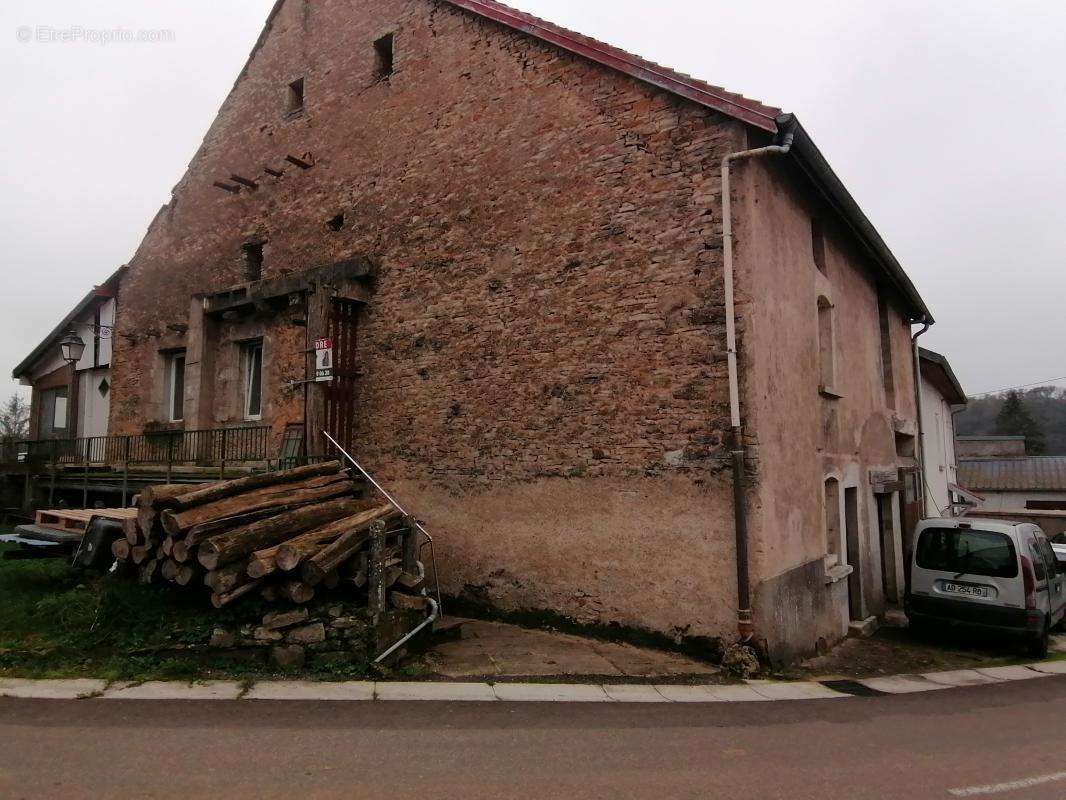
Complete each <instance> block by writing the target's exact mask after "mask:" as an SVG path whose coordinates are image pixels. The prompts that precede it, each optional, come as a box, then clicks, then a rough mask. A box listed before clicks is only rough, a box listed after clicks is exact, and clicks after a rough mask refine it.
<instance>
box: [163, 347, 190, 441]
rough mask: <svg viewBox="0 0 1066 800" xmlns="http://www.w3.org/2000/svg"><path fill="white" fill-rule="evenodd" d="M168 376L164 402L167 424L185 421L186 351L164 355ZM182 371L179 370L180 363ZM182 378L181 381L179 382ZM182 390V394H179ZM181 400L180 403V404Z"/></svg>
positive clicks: (165, 381) (165, 377)
mask: <svg viewBox="0 0 1066 800" xmlns="http://www.w3.org/2000/svg"><path fill="white" fill-rule="evenodd" d="M164 359H165V362H164V363H165V370H166V375H165V376H164V379H163V393H164V397H163V402H164V405H165V410H166V418H167V422H170V423H179V422H184V421H185V351H184V350H174V351H172V352H169V353H165V354H164ZM179 362H180V363H181V370H180V372H179V370H178V363H179ZM179 378H180V380H179ZM179 389H180V392H179ZM179 400H180V403H179Z"/></svg>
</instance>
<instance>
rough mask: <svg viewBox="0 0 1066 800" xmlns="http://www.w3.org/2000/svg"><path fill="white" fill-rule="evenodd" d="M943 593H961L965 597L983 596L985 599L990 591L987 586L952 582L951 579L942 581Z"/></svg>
mask: <svg viewBox="0 0 1066 800" xmlns="http://www.w3.org/2000/svg"><path fill="white" fill-rule="evenodd" d="M944 593H945V594H961V595H965V596H966V597H983V598H985V599H988V598H990V597H991V596H992V592H991V591H990V590H989V588H988V587H987V586H973V585H971V584H968V583H952V582H951V581H944Z"/></svg>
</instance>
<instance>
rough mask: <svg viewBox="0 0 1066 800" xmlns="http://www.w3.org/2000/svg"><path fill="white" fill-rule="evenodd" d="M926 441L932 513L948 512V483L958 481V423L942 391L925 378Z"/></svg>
mask: <svg viewBox="0 0 1066 800" xmlns="http://www.w3.org/2000/svg"><path fill="white" fill-rule="evenodd" d="M922 443H923V445H924V448H923V457H924V459H925V462H924V463H923V465H922V467H923V472H924V477H925V493H926V494H925V501H926V505H927V506H928V508H927V512H928V514H929V516H941V515H946V514H947V513H948V504H949V503H950V497H949V496H948V484H949V483H956V484H957V483H958V482H959V481H958V463H957V461H956V458H955V422H954V419H953V417H952V415H951V405H950V404H949V403H948V402H947V401H946V400H945V399H944V397H943V395H941V394H940V392H939V390H938V389H937V388H936V387H935V386H933V384H932V383H930V382H929V381H928V380H926V379H925V378H924V377H923V378H922Z"/></svg>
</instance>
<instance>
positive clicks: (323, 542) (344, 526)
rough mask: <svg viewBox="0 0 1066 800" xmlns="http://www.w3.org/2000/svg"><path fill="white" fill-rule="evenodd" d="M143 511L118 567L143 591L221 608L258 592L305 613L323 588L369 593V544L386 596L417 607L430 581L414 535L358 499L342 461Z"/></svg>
mask: <svg viewBox="0 0 1066 800" xmlns="http://www.w3.org/2000/svg"><path fill="white" fill-rule="evenodd" d="M136 508H137V515H136V518H131V519H128V520H126V521H125V522H124V524H123V529H124V532H125V538H124V539H119V540H117V541H116V542H115V543H114V545H113V547H112V551H113V553H114V555H115V557H116V558H117V559H118V560H119V561H125V562H130V563H132V564H134V565H136V567H137V569H138V571H139V576H140V580H141V581H142V582H144V583H151V582H153V581H169V582H171V583H174V584H177V585H179V586H188V585H198V584H202V585H205V586H207V587H208V588H209V589H210V591H211V602H212V603H213V604H214V606H215V607H216V608H221V607H222V606H224V605H226V604H227V603H230V602H232V601H233V600H236V599H237V598H239V597H242V596H244V595H247V594H250V593H252V592H257V591H258V592H259V593H260V594H261V595H262V596H263V597H265V598H266V599H268V600H272V599H285V600H289V601H291V602H294V603H306V602H308V601H310V600H311V599H312V598H313V597H314V595H315V592H316V590H317V589H318V588H319V587H325V588H329V589H333V588H336V587H337V586H338V585H340V584H341V582H348V583H350V584H351V585H353V586H355V587H365V586H367V584H368V580H369V575H370V570H371V565H370V563H369V562H368V560H369V557H370V552H371V549H372V548H371V538H372V535H373V536H374V537H376V539H375V542H374V543H375V544H376V545H377V550H378V551H379V552H381V553H383V555H382V556H380V558H381V559H382V561H381V567H380V568H381V569H383V570H384V571H385V578H384V581H387V583H385V586H386V587H387V586H395V587H396V588H397V590H398V591H400V592H401V593H404V592H407V593H410V594H411V596H412V600H414V592H415V590H417V589H418V588H419V587H420V585H421V583H422V580H423V579H424V576H425V570H424V569H423V567H422V565H421V562H419V561H418V553H417V534H416V533H415V531H414V530H413V528H412V526H411V525H410V524H409V523H408V521H407V520H404V519H403V518H402V517H401V516H400V514H399V513H398V512H397V511H396V510H395V508H394V507H393V506H391V505H389V504H388V503H385V502H384V501H383V500H378V499H365V498H361V497H359V496H358V490H357V487H356V485H355V483H354V482H353V481H352V479H351V477H350V476H349V475H348V473H347V472H345V471H343V470H342V469H341V464H340V462H337V461H331V462H328V463H324V464H315V465H311V466H306V467H297V468H295V469H289V470H284V471H281V472H269V473H262V474H256V475H251V476H249V477H246V478H239V479H237V480H230V481H222V482H219V483H213V484H210V485H187V484H174V485H169V484H168V485H162V486H150V487H147V488H146V489H144V490H143V491H142V492H141V493H140V495H139V496H138V498H137V499H136ZM383 548H384V549H383ZM379 583H381V582H379ZM401 602H403V599H402V598H401Z"/></svg>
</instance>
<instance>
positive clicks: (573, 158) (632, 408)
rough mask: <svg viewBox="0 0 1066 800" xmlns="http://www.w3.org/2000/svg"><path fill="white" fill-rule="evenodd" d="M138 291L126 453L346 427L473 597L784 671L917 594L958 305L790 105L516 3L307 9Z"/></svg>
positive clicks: (127, 367)
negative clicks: (247, 430)
mask: <svg viewBox="0 0 1066 800" xmlns="http://www.w3.org/2000/svg"><path fill="white" fill-rule="evenodd" d="M754 148H770V149H769V150H761V151H760V152H759V153H756V154H751V155H744V156H740V157H733V158H730V159H728V160H727V159H726V157H727V156H729V155H730V154H735V153H739V152H742V151H748V150H751V149H754ZM724 180H729V181H731V186H730V188H729V189H728V190H726V191H724V190H723V181H724ZM724 200H725V201H726V202H723V201H724ZM119 297H120V301H121V304H120V307H119V313H118V319H117V331H116V334H117V338H116V351H115V356H114V361H113V365H112V371H113V396H112V400H111V409H110V422H111V431H112V433H114V434H140V433H143V432H146V431H166V430H174V429H186V430H196V429H208V428H215V427H221V426H234V425H249V426H252V425H254V426H266V427H269V428H270V429H271V432H272V435H273V436H274V437H276V438H277V439H278V440H281V439H282V437H286V441H288V442H290V445H291V446H294V447H298V448H299V449H300V451H301V452H304V453H307V454H318V453H324V452H329V448H328V446H327V444H326V443H325V442H324V441H323V438H322V436H321V435H320V431H322V430H328V431H330V432H331V433H332V434H333V435H334V436H336V437H337V438H338V439H339V440H340V441H341V442H343V443H344V444H345V445H346V446H348V447H349V448H350V449H351V450H352V451H353V452H354V453H355V454H356V455H357V457H358V458H359V459H360V460H361V461H362V462H363V463H365V464H366V465H367V466H368V468H369V469H370V470H371V471H372V472H373V473H374V474H375V476H377V477H378V478H379V479H380V480H382V481H383V482H384V483H385V484H387V485H388V486H389V487H390V488H391V489H392V490H393V491H394V492H395V493H396V494H397V495H398V496H399V497H401V498H403V499H404V501H405V503H406V504H407V505H408V506H410V507H411V508H412V509H414V510H416V511H417V513H418V514H419V515H420V516H421V517H422V518H423V519H424V521H425V523H426V525H427V527H428V529H429V530H431V531H434V532H435V533H436V537H437V560H438V564H439V566H440V578H441V582H442V586H443V588H444V589H445V591H446V592H448V593H451V594H455V595H461V596H464V597H466V598H468V599H471V600H474V601H477V602H484V603H491V604H494V605H496V606H499V607H502V608H505V609H545V610H550V611H553V612H556V613H559V614H562V615H565V616H567V617H570V618H573V619H575V620H577V621H579V622H582V623H589V624H597V625H621V626H630V627H634V628H640V629H644V630H650V631H654V632H657V633H660V634H663V635H665V636H668V637H671V638H674V639H677V640H681V639H686V638H690V639H696V640H713V639H717V640H734V639H735V638H736V637H737V635H738V628H739V632H740V634H741V635H743V636H745V637H747V636H750V635H752V634H753V633H754V636H755V637H756V639H757V640H759V641H761V642H764V643H765V646H766V648H767V649H768V652H769V653H770V654H771V655H772V656H773V657H774V658H778V659H788V658H791V657H794V656H796V655H798V654H802V653H808V652H812V651H813V650H814V649H815V648H816V647H820V646H824V645H825V644H826V643H831V642H833V641H835V640H838V639H839V638H840V637H842V636H843V635H845V633H846V632H847V630H848V626H849V623H850V622H851V621H853V620H865V619H867V618H869V617H871V616H875V615H877V614H880V613H882V611H883V610H884V608H885V606H886V604H887V603H890V602H893V601H895V600H897V599H898V598H899V595H900V591H901V587H902V558H901V553H902V537H901V531H902V530H903V527H904V525H906V524H907V521H908V520H910V519H913V518H914V516H915V514H916V509H917V507H918V502H917V501H918V497H919V494H920V489H919V488H918V471H917V470H918V463H917V459H916V453H915V440H916V436H917V407H916V387H915V374H916V369H915V360H914V346H913V344H912V338H911V336H912V331H911V326H912V325H913V324H915V323H919V322H924V323H926V324H928V323H931V321H932V319H931V317H930V315H929V312H928V310H927V309H926V307H925V305H924V304H923V302H922V300H921V298H920V297H919V295H918V294H917V292H916V291H915V289H914V287H913V285H912V284H911V282H910V281H909V280H908V279H907V277H906V275H905V274H904V272H903V270H902V268H901V267H900V265H899V264H898V263H897V261H896V259H895V258H894V257H893V255H892V253H891V252H890V251H889V249H888V247H887V246H886V245H885V243H884V242H883V241H882V239H881V237H880V236H879V235H878V234H877V232H876V230H875V229H874V228H873V226H872V225H871V224H870V222H869V220H867V218H866V217H865V216H864V215H863V213H862V211H861V210H860V209H859V207H858V205H857V204H856V202H855V201H854V199H853V198H852V197H851V196H850V194H849V193H848V191H847V190H846V188H845V187H844V186H843V184H842V183H841V182H840V180H839V179H838V178H837V177H836V175H835V174H834V173H833V171H832V169H831V168H830V167H829V165H828V164H827V162H826V161H825V159H824V157H823V156H822V155H821V153H820V152H819V151H818V149H817V147H816V146H815V145H814V143H813V142H812V141H811V139H810V137H809V136H808V134H807V133H806V131H805V130H804V129H803V127H802V126H801V125H800V124H799V122H798V121H797V120H796V119H795V118H794V117H793V116H791V115H786V114H782V113H781V111H780V110H779V109H776V108H772V107H769V106H766V105H763V104H761V103H758V102H755V101H752V100H749V99H746V98H743V97H741V96H739V95H736V94H732V93H729V92H726V91H724V90H722V89H719V88H717V87H714V86H710V85H708V84H705V83H703V82H701V81H697V80H695V79H693V78H690V77H688V76H684V75H680V74H677V73H675V72H672V71H671V70H669V69H666V68H663V67H660V66H658V65H654V64H651V63H649V62H646V61H643V60H641V59H639V58H637V57H635V56H632V55H630V54H628V53H624V52H622V51H620V50H617V49H615V48H612V47H609V46H607V45H604V44H602V43H599V42H596V41H594V40H591V39H588V38H585V37H582V36H579V35H577V34H574V33H572V32H569V31H565V30H563V29H561V28H558V27H556V26H554V25H551V24H550V23H547V22H544V21H542V20H538V19H536V18H533V17H530V16H528V15H525V14H522V13H520V12H518V11H515V10H513V9H510V8H508V7H506V6H503V5H501V4H499V3H495V2H490V1H489V0H279V2H278V3H277V4H276V5H275V7H274V9H273V10H272V12H271V14H270V17H269V19H268V21H267V23H266V27H265V28H264V30H263V33H262V35H261V37H260V39H259V41H258V42H257V43H256V45H255V48H254V50H253V52H252V54H251V56H250V57H249V59H248V61H247V63H246V65H245V67H244V68H243V70H242V71H241V74H240V75H239V76H238V78H237V81H236V83H235V84H234V86H233V89H232V91H231V92H230V94H229V96H228V97H227V99H226V100H225V102H224V103H223V105H222V108H221V109H220V110H219V113H218V116H217V118H216V120H215V121H214V123H213V124H212V126H211V128H210V130H209V131H208V132H207V135H206V137H205V139H204V141H203V144H202V145H201V146H200V148H199V149H198V150H197V152H196V154H195V156H194V157H193V159H192V162H191V163H190V165H189V167H188V170H187V172H186V174H185V175H184V176H183V177H182V178H181V180H180V181H179V182H178V184H177V185H176V186H175V187H174V189H173V194H172V198H171V200H170V202H168V203H167V204H166V205H165V206H164V207H163V208H162V209H160V211H159V213H158V214H157V216H156V217H155V219H154V220H153V221H152V222H151V225H150V227H149V229H148V232H147V234H146V236H145V238H144V240H143V242H142V243H141V245H140V247H139V248H138V250H137V252H136V254H135V255H134V257H133V258H132V260H131V262H130V264H129V265H128V269H127V270H126V271H125V272H124V273H123V274H122V276H121V280H120V288H119ZM322 340H328V342H329V343H330V344H331V345H332V351H331V353H332V357H333V364H332V365H330V366H329V367H327V369H331V370H332V372H328V373H327V376H331V377H332V379H331V380H327V381H322V382H318V381H316V380H315V376H316V369H317V368H319V367H321V366H322V364H321V363H317V364H316V353H315V351H316V350H318V349H321V350H323V352H328V351H325V348H324V347H321V348H320V347H316V344H318V345H324V344H325V342H324V341H322ZM292 442H299V444H297V445H292V444H291V443H292Z"/></svg>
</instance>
